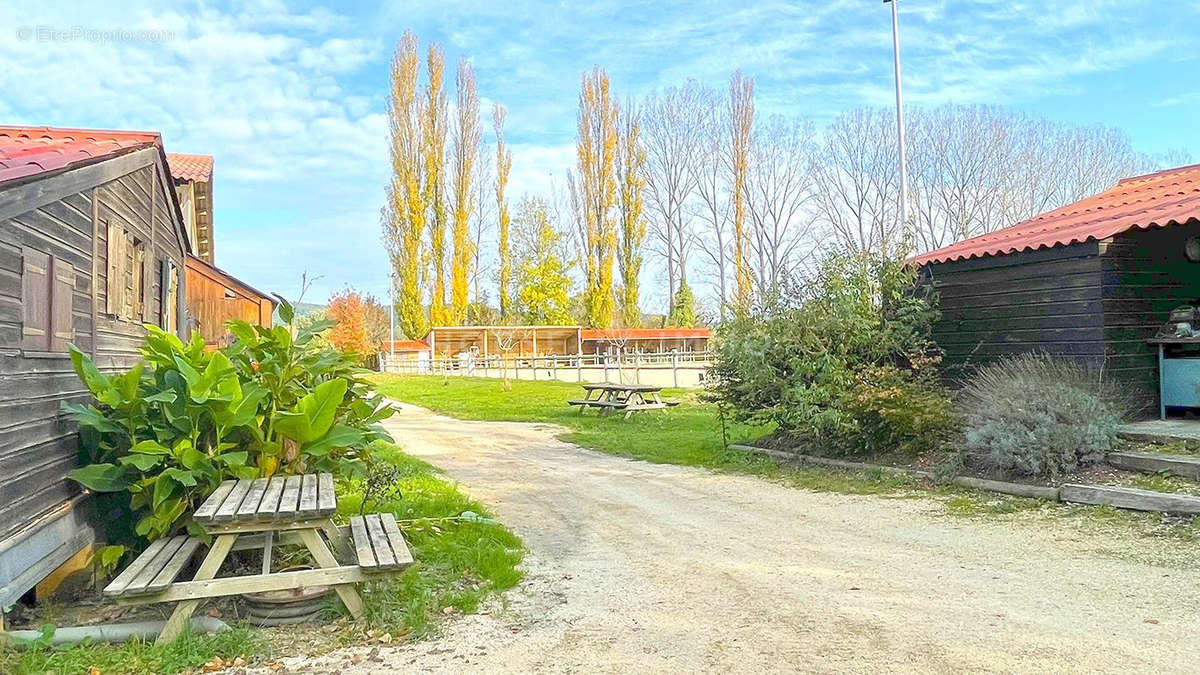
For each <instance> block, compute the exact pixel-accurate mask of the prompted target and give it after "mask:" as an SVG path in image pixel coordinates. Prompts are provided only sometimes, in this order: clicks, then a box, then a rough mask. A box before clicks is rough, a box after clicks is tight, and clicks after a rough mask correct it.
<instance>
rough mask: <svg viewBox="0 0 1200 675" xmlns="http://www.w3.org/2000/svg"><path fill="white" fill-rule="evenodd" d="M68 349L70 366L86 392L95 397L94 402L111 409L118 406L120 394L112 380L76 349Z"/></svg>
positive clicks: (72, 346) (73, 347) (74, 347)
mask: <svg viewBox="0 0 1200 675" xmlns="http://www.w3.org/2000/svg"><path fill="white" fill-rule="evenodd" d="M70 349H71V365H72V366H74V368H75V374H76V375H78V376H79V380H80V381H81V382H83V386H85V387H87V389H88V391H90V392H92V396H95V397H96V400H97V401H100V402H101V403H103V404H104V405H106V406H109V407H113V408H115V407H116V406H118V405H120V404H121V394H120V392H118V391H117V389H116V388H115V387H113V384H112V380H111V379H110V378H109V377H108V376H107V375H105V374H104V373H102V372H100V369H99V368H97V367H96V364H95V363H94V362H92V359H91V358H89V357H88V355H87V354H84V353H83V352H82V351H80V350H79V348H78V347H76V346H75V345H71V346H70Z"/></svg>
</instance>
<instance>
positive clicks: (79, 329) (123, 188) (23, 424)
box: [0, 151, 184, 583]
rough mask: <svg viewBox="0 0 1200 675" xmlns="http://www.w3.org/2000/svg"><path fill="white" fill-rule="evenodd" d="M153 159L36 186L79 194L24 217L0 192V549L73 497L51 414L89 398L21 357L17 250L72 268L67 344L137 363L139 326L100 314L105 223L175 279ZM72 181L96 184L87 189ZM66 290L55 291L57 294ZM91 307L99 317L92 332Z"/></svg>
mask: <svg viewBox="0 0 1200 675" xmlns="http://www.w3.org/2000/svg"><path fill="white" fill-rule="evenodd" d="M156 157H157V151H154V154H152V155H142V158H141V159H139V158H132V157H128V156H127V157H123V158H118V159H115V160H109V161H108V162H104V163H102V164H105V165H110V166H112V167H127V168H120V169H119V170H117V171H113V170H107V169H105V168H103V167H97V166H96V165H93V166H92V167H85V168H81V169H76V170H73V171H70V172H67V173H66V174H62V175H59V176H57V177H50V178H47V179H44V180H46V181H47V183H48V184H49V183H53V182H57V184H58V185H70V186H71V188H72V189H78V190H79V191H78V192H75V193H71V194H66V195H65V196H63V197H61V198H59V199H56V200H53V201H48V202H47V200H45V199H42V200H41V201H39V202H38V203H36V204H33V205H32V206H31V208H28V209H26V210H23V211H22V210H20V209H19V208H18V206H16V204H17V203H18V202H17V201H16V198H14V197H13V195H15V194H18V193H19V194H21V195H34V196H36V195H37V194H39V192H38V191H35V190H30V189H28V187H19V188H14V189H10V190H7V191H6V190H3V189H0V203H3V204H5V205H6V206H5V208H6V209H8V213H11V214H12V215H9V216H6V217H5V219H3V220H0V542H2V541H3V540H4V539H5V538H6V537H8V536H9V535H10V534H12V533H13V532H15V531H17V530H18V529H20V528H21V527H23V526H24V525H25V524H27V523H29V522H32V521H34V520H36V519H37V518H38V517H40V515H41V514H43V513H45V512H48V510H49V509H52V508H56V507H57V506H59V505H61V504H62V503H63V502H64V501H65V500H68V499H70V498H71V497H73V496H75V495H77V494H78V493H79V488H78V486H77V485H76V484H75V483H73V482H72V481H69V480H67V479H66V478H65V476H66V473H67V472H68V471H69V470H70V469H72V468H74V466H75V465H76V463H77V461H78V460H77V457H78V448H77V437H76V434H75V429H74V425H73V424H72V423H70V422H69V421H68V420H66V419H65V418H64V417H63V415H62V414H61V412H60V409H61V405H62V404H63V403H64V402H68V401H71V402H84V401H87V400H88V399H90V395H89V394H88V392H87V391H86V390H85V389H84V387H83V385H82V384H81V383H80V382H79V379H78V377H76V375H75V373H74V370H73V368H72V367H71V362H70V359H69V358H68V356H67V355H66V354H56V353H49V352H43V353H33V352H30V351H22V350H21V348H20V333H21V316H22V301H21V264H22V248H24V247H29V248H33V249H36V250H37V251H40V252H42V253H44V254H46V255H51V256H55V258H57V259H59V260H61V261H62V262H63V264H64V265H70V266H71V267H72V268H73V271H74V274H73V277H74V284H73V288H72V289H71V290H70V298H71V302H70V305H69V310H70V318H69V322H70V327H71V332H72V333H73V337H72V341H73V342H74V343H75V344H76V345H78V346H79V347H80V348H82V349H84V350H85V351H88V352H93V350H94V354H95V360H96V362H97V364H98V365H99V366H100V367H101V368H103V369H105V370H109V371H112V370H117V369H123V368H128V367H130V366H132V365H133V364H134V363H135V362H136V361H137V360H139V359H140V354H139V353H138V349H137V348H138V346H139V345H140V343H141V339H142V336H143V328H142V327H141V319H140V318H138V319H137V320H135V321H130V320H123V319H119V318H118V317H115V316H111V315H107V314H105V313H103V309H104V308H105V306H106V299H107V284H108V278H107V274H108V272H107V255H106V251H107V229H106V227H105V226H104V223H105V222H107V223H108V225H109V226H114V227H121V228H123V229H124V231H126V232H128V233H129V234H130V235H132V236H134V237H137V238H138V239H139V240H141V241H143V242H145V243H146V245H147V246H146V250H147V254H148V255H149V256H153V258H154V259H155V260H162V259H169V260H172V261H174V262H175V264H176V266H177V267H178V268H179V269H180V270H181V271H182V269H183V259H184V258H183V244H182V242H181V241H180V239H179V235H178V234H177V229H176V224H175V222H174V218H173V215H172V212H171V211H170V210H169V209H167V208H166V204H167V203H169V202H167V201H166V200H167V197H166V193H165V192H162V190H161V185H160V183H161V181H159V180H157V179H156V178H155V175H154V172H155V171H158V172H160V173H161V170H160V169H158V168H157V167H156V166H146V165H145V161H147V158H156ZM138 164H141V166H140V167H139V166H138ZM76 174H78V175H89V176H95V177H96V178H97V180H96V181H95V182H94V183H92V184H87V181H84V180H80V179H78V177H77V175H76ZM156 187H157V188H159V189H158V193H159V194H158V198H157V199H156V198H155V188H156ZM41 194H44V193H41ZM156 201H157V202H158V203H157V204H156V203H155V202H156ZM94 221H95V222H94ZM93 232H95V241H93ZM93 251H95V254H94V253H93ZM93 280H95V281H93ZM146 282H147V284H154V288H153V289H152V290H148V291H147V295H151V296H152V298H157V282H158V275H157V274H151V275H148V277H147V279H146ZM65 285H66V282H65V281H63V282H60V287H61V286H65ZM93 303H96V306H97V307H99V308H100V310H101V314H100V315H99V317H98V318H97V320H96V321H95V322H94V323H95V325H94V326H93ZM65 311H66V308H64V310H63V312H65ZM160 311H161V310H160V308H159V307H158V303H157V302H151V303H150V306H149V307H148V308H147V311H146V317H147V318H148V319H150V320H152V321H157V319H158V317H159V316H160ZM65 321H66V315H65V313H63V314H60V315H59V322H60V324H62V323H63V322H65ZM93 334H94V335H95V344H93ZM0 582H4V583H7V581H6V580H0Z"/></svg>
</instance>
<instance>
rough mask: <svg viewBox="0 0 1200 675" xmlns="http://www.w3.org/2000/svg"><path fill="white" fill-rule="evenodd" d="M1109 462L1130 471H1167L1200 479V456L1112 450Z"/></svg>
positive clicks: (1109, 454) (1108, 457)
mask: <svg viewBox="0 0 1200 675" xmlns="http://www.w3.org/2000/svg"><path fill="white" fill-rule="evenodd" d="M1105 459H1106V460H1107V461H1108V463H1109V464H1111V465H1113V466H1115V467H1117V468H1118V469H1125V470H1128V471H1144V472H1146V473H1161V472H1166V473H1169V474H1171V475H1174V476H1180V477H1181V478H1190V479H1192V480H1200V456H1192V455H1168V454H1164V453H1161V452H1110V453H1108V456H1107V457H1106V458H1105Z"/></svg>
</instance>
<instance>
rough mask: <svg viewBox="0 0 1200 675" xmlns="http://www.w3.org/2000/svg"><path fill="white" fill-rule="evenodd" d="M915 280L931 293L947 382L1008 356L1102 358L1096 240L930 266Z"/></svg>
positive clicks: (935, 331)
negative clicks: (1037, 353) (934, 298)
mask: <svg viewBox="0 0 1200 675" xmlns="http://www.w3.org/2000/svg"><path fill="white" fill-rule="evenodd" d="M922 274H923V275H925V279H926V281H927V282H928V283H932V284H933V287H934V289H935V290H936V291H937V293H938V295H939V305H940V307H941V312H942V316H941V319H940V320H939V321H938V322H937V324H936V325H935V326H934V339H935V340H937V343H938V345H939V346H940V347H941V348H942V349H943V350H945V352H946V360H945V369H944V372H945V373H946V375H947V377H948V378H949V379H951V380H954V379H959V378H961V377H963V376H964V375H965V374H966V373H967V372H968V371H969V368H970V367H971V366H976V365H980V364H983V363H987V362H989V361H992V360H995V359H997V358H999V357H1001V356H1005V355H1008V354H1018V353H1022V352H1029V351H1041V352H1045V353H1049V354H1057V355H1063V356H1071V357H1084V358H1088V359H1096V360H1099V359H1103V358H1104V356H1105V353H1106V352H1105V331H1104V311H1103V303H1102V297H1101V262H1100V257H1099V256H1098V245H1097V244H1096V242H1089V243H1084V244H1075V245H1072V246H1065V247H1059V248H1053V249H1045V250H1041V251H1030V252H1026V253H1022V254H1018V255H1006V256H995V257H988V258H978V259H974V260H961V261H954V262H946V263H937V264H932V265H927V266H926V267H925V268H923V270H922Z"/></svg>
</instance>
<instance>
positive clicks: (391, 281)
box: [384, 274, 396, 371]
mask: <svg viewBox="0 0 1200 675" xmlns="http://www.w3.org/2000/svg"><path fill="white" fill-rule="evenodd" d="M388 319H389V322H388V349H390V350H391V354H390V355H389V356H388V365H389V366H392V367H393V368H395V367H396V277H395V276H393V275H390V274H389V275H388ZM384 370H385V371H386V370H387V369H386V368H385V369H384Z"/></svg>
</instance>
